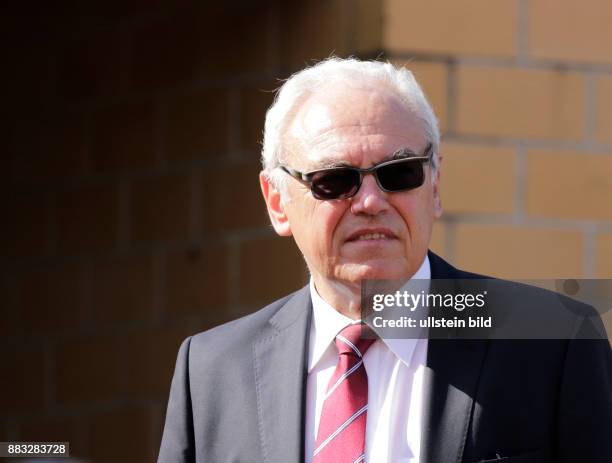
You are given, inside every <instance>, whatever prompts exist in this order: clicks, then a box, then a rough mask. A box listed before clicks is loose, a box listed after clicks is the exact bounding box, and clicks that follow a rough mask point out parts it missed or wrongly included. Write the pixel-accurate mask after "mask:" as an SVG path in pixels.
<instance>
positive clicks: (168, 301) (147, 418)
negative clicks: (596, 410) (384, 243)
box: [0, 0, 612, 462]
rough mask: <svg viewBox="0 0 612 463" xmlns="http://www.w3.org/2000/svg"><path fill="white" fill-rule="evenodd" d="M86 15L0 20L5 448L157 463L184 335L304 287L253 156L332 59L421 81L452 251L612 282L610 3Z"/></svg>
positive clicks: (46, 9)
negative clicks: (300, 88) (280, 107)
mask: <svg viewBox="0 0 612 463" xmlns="http://www.w3.org/2000/svg"><path fill="white" fill-rule="evenodd" d="M86 3H87V6H83V5H81V4H77V3H73V5H72V6H71V8H70V9H69V8H67V7H63V8H60V7H57V6H42V5H41V6H40V7H39V10H38V11H32V10H27V11H26V10H19V7H17V6H16V7H14V11H11V12H10V14H5V15H3V18H2V20H1V21H2V24H3V26H4V27H3V28H2V30H3V38H4V39H5V40H3V41H2V43H3V45H2V47H3V56H4V57H5V63H6V66H5V69H6V71H5V72H4V74H5V82H4V85H3V86H2V88H3V89H4V90H5V92H4V93H5V95H4V98H3V107H2V112H3V115H4V116H5V117H4V120H5V121H6V123H5V127H6V128H7V129H8V130H7V135H6V136H5V137H3V138H2V140H1V141H0V143H2V144H3V152H4V156H3V158H2V160H3V163H2V170H1V172H2V174H1V175H2V180H3V181H2V197H1V200H0V207H1V209H0V211H1V212H2V217H3V226H2V227H0V246H1V253H0V255H1V257H2V273H1V276H0V288H1V289H2V295H3V301H2V304H0V307H1V310H2V314H1V315H2V319H3V323H2V324H0V345H1V350H0V352H1V355H2V358H3V365H4V374H3V375H2V379H1V380H0V381H2V390H3V392H2V394H1V395H0V400H1V403H0V438H1V439H0V440H15V439H23V440H53V439H55V440H69V441H70V443H71V446H72V449H73V454H74V455H76V456H79V457H86V458H89V459H91V460H92V461H95V462H106V461H113V462H121V461H126V462H127V461H130V462H135V461H151V460H153V459H154V458H155V456H156V452H157V449H158V446H159V437H160V433H161V427H162V421H163V417H164V412H165V405H166V399H167V393H168V387H169V381H170V377H171V374H172V368H173V364H174V359H175V355H176V351H177V348H178V345H179V343H180V341H181V340H182V339H183V338H184V337H185V336H187V335H189V334H192V333H194V332H197V331H200V330H203V329H206V328H208V327H211V326H214V325H216V324H218V323H220V322H223V321H225V320H228V319H231V318H235V317H237V316H240V315H242V314H245V313H248V312H250V311H252V310H254V309H256V308H258V307H260V306H261V305H262V304H263V303H265V302H266V301H270V300H273V299H274V298H275V297H277V296H280V295H282V294H285V293H287V292H288V291H291V290H292V289H295V288H297V287H299V286H301V285H302V284H303V283H304V282H305V281H306V278H307V276H306V272H305V268H304V265H303V263H302V261H301V259H300V257H299V254H298V253H297V251H296V249H295V246H294V245H293V244H292V242H291V241H290V240H289V239H280V238H277V237H275V236H274V234H273V232H272V231H271V228H270V226H269V225H268V222H267V218H266V214H265V210H264V206H263V201H262V200H261V199H260V197H259V191H258V189H259V187H258V180H257V172H258V168H259V166H258V157H259V145H258V141H259V140H260V138H261V128H262V123H263V115H264V112H265V109H266V107H267V106H268V105H269V103H270V101H271V98H272V94H271V93H270V92H269V90H272V89H273V88H275V87H276V86H277V85H278V82H277V80H276V79H278V78H279V77H286V76H287V75H289V74H290V73H291V72H292V71H294V70H296V69H298V68H300V67H302V66H303V65H304V64H305V63H308V62H310V61H311V60H312V59H317V58H323V57H325V56H328V55H329V54H330V53H332V52H335V53H336V54H338V55H342V56H345V55H348V54H356V55H358V56H363V57H371V56H377V55H378V54H379V53H380V51H381V50H382V51H384V54H383V55H382V56H384V57H386V58H389V59H392V60H394V61H396V62H398V63H409V64H408V65H409V66H410V67H411V68H412V69H413V70H414V71H415V73H416V75H417V77H418V78H419V79H420V80H421V81H422V83H423V86H424V88H425V90H426V92H427V94H428V95H429V97H430V100H431V101H432V104H433V105H434V107H435V109H436V112H437V114H438V115H439V116H440V119H441V126H442V129H443V134H444V144H443V155H444V157H445V160H444V164H443V203H444V206H445V209H446V211H445V215H444V217H443V219H442V220H441V221H440V222H439V223H438V224H437V225H436V229H435V231H434V237H433V244H432V247H433V249H434V250H436V251H438V252H440V253H441V254H442V255H443V256H445V257H447V258H449V259H450V260H451V261H453V262H454V263H456V264H457V265H460V266H464V267H466V268H469V269H471V270H474V271H480V272H485V273H490V274H494V275H499V276H511V277H521V278H530V277H565V276H574V277H607V278H610V277H612V180H611V179H612V175H610V173H611V172H612V117H611V116H610V114H611V113H610V111H609V109H608V108H609V107H610V106H611V105H612V45H610V44H612V40H611V38H610V33H609V28H608V27H607V24H608V23H609V22H610V20H612V8H610V6H609V5H608V4H607V3H606V2H605V1H603V0H586V1H581V2H575V1H574V2H572V1H570V0H562V1H559V0H555V1H554V2H553V1H552V0H550V1H548V0H501V1H499V2H489V1H486V0H469V1H465V2H453V1H451V0H431V1H427V2H417V1H405V0H384V1H383V0H381V1H378V0H332V1H327V0H326V1H324V0H312V1H303V2H285V1H283V2H281V1H264V2H255V1H247V0H243V1H235V2H228V3H229V4H228V6H225V7H214V8H213V7H208V6H206V5H205V3H207V2H200V4H195V2H190V1H188V0H185V1H181V2H170V1H164V0H158V1H156V2H150V3H149V4H145V3H143V2H137V1H134V2H131V1H128V2H120V3H110V4H107V2H86ZM598 24H599V25H600V26H597V25H598ZM109 442H112V445H109ZM113 449H116V451H117V452H118V453H119V455H120V456H117V455H113V454H112V453H111V452H112V451H113Z"/></svg>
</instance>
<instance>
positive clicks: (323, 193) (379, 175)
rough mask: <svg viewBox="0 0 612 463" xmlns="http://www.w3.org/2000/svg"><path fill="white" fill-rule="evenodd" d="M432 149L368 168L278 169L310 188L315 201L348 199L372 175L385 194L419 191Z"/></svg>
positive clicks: (282, 167) (285, 167) (428, 147)
mask: <svg viewBox="0 0 612 463" xmlns="http://www.w3.org/2000/svg"><path fill="white" fill-rule="evenodd" d="M431 148H432V146H431V144H429V145H428V146H427V148H426V150H425V153H424V154H423V155H422V156H410V157H406V158H402V159H394V160H391V161H385V162H382V163H380V164H377V165H375V166H372V167H369V168H368V169H360V168H358V167H331V168H328V169H320V170H313V171H311V172H307V173H302V172H298V171H297V170H295V169H292V168H291V167H288V166H284V165H280V166H279V167H280V168H281V169H283V170H284V171H285V172H287V173H288V174H289V175H291V176H292V177H293V178H295V179H297V180H299V181H300V182H302V183H304V184H305V185H307V186H309V187H310V191H312V195H313V196H314V197H315V198H317V199H321V200H331V199H347V198H350V197H352V196H355V195H356V194H357V192H358V191H359V188H361V183H362V181H363V176H364V175H367V174H374V177H375V178H376V183H377V184H378V186H379V187H380V189H381V190H383V191H386V192H387V193H395V192H398V191H406V190H413V189H415V188H419V187H420V186H421V185H423V182H424V181H425V169H424V164H425V163H426V162H429V161H430V160H431V157H432V155H433V152H432V149H431Z"/></svg>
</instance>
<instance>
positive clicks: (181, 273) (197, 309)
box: [166, 244, 230, 320]
mask: <svg viewBox="0 0 612 463" xmlns="http://www.w3.org/2000/svg"><path fill="white" fill-rule="evenodd" d="M227 281H228V269H227V250H226V248H225V247H224V246H223V245H220V244H219V245H216V246H213V245H210V246H207V247H205V248H201V247H197V248H190V249H181V250H178V251H174V252H171V253H169V254H168V255H167V257H166V310H167V311H168V312H169V313H171V314H183V313H190V312H191V313H201V314H205V313H206V314H208V315H209V316H210V318H211V319H212V320H220V319H221V318H222V314H223V313H225V312H226V307H227V303H228V291H230V289H229V288H228V282H227Z"/></svg>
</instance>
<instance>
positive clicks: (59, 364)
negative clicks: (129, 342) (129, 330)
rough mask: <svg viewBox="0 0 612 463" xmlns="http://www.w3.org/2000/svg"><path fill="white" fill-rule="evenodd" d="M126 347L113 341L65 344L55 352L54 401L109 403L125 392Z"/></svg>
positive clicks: (66, 402) (92, 340)
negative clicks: (106, 401) (107, 401)
mask: <svg viewBox="0 0 612 463" xmlns="http://www.w3.org/2000/svg"><path fill="white" fill-rule="evenodd" d="M127 348H128V346H126V345H125V343H124V342H123V341H122V340H121V339H119V338H112V337H105V338H95V339H88V340H82V341H69V342H65V343H63V344H61V345H59V347H58V348H57V352H56V356H55V358H56V365H55V377H56V398H57V400H58V401H59V402H60V403H62V404H74V403H85V402H94V401H104V400H111V399H115V398H118V397H120V396H121V395H122V394H123V393H124V392H125V373H124V372H125V368H124V366H123V365H124V358H125V351H126V349H127Z"/></svg>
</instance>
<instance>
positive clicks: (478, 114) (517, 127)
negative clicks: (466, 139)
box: [456, 66, 585, 140]
mask: <svg viewBox="0 0 612 463" xmlns="http://www.w3.org/2000/svg"><path fill="white" fill-rule="evenodd" d="M457 91H458V96H457V108H456V116H457V127H456V129H457V131H459V132H461V133H465V134H480V135H490V136H508V137H527V138H546V139H562V140H578V139H581V138H582V137H583V135H584V126H585V122H584V117H583V116H584V107H585V102H584V98H585V97H584V78H583V77H582V76H581V75H580V74H578V73H575V72H562V71H548V70H531V69H530V70H527V69H512V68H493V67H486V66H460V67H459V68H458V70H457Z"/></svg>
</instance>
